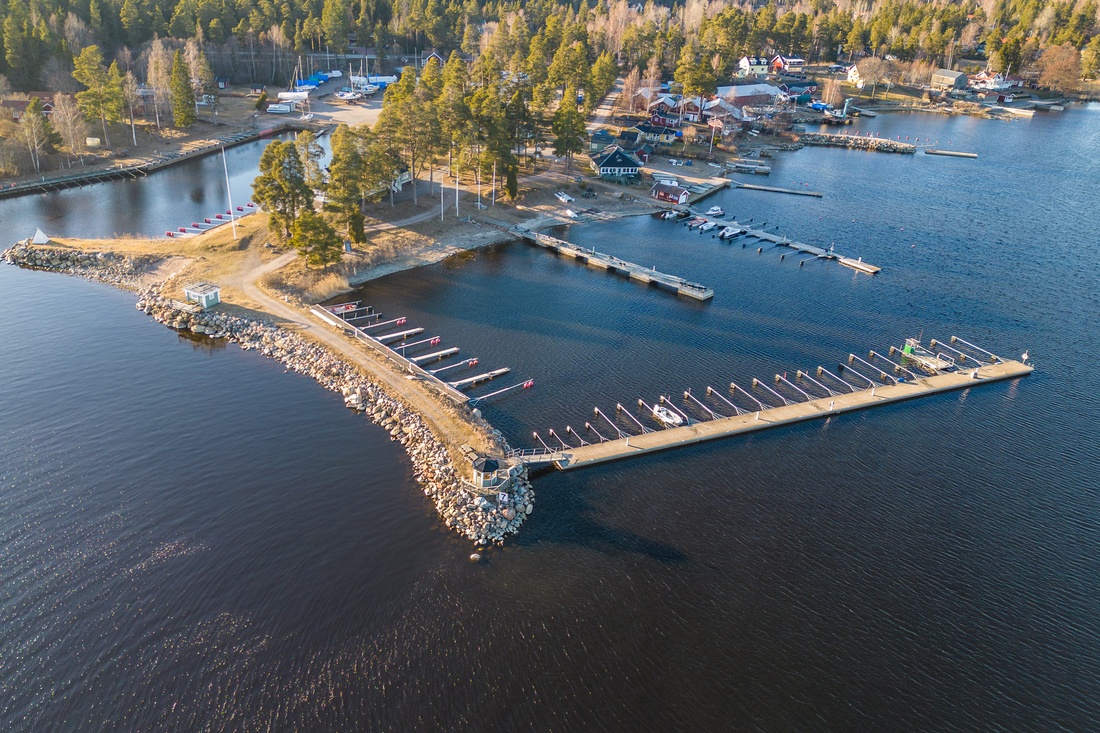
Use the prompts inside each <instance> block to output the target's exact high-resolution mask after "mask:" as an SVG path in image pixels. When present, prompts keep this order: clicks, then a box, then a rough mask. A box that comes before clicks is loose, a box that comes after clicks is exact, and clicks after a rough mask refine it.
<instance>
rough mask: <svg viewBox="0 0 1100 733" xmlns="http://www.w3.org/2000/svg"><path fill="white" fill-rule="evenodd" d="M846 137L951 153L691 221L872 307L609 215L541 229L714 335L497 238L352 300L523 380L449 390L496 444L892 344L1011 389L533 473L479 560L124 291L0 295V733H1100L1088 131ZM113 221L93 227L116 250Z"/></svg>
mask: <svg viewBox="0 0 1100 733" xmlns="http://www.w3.org/2000/svg"><path fill="white" fill-rule="evenodd" d="M861 124H865V125H867V126H871V127H868V129H874V130H876V131H878V132H879V133H880V134H882V135H883V136H890V137H896V136H897V135H899V134H900V135H902V136H903V137H904V136H905V135H909V136H911V137H920V138H922V139H924V138H928V137H931V138H932V139H934V140H935V139H939V140H940V143H939V147H945V148H949V149H956V150H972V151H976V152H978V153H979V154H980V156H981V157H979V158H978V159H977V160H963V159H952V158H941V157H934V156H926V155H923V154H918V155H916V156H893V155H883V154H868V153H860V152H853V151H846V150H833V149H806V150H802V151H799V152H797V153H793V154H781V155H779V156H777V157H775V158H773V159H772V165H773V173H772V175H771V177H770V178H768V179H764V178H760V177H758V178H756V179H755V181H754V182H757V183H766V184H769V185H779V186H786V187H794V186H800V187H801V186H803V184H809V185H808V186H807V187H808V188H810V189H812V190H817V191H821V192H823V193H824V194H825V195H824V196H823V197H822V198H821V199H813V198H804V197H791V196H782V195H779V194H770V193H759V192H748V191H726V192H722V193H721V194H718V195H717V196H715V197H714V198H713V199H712V200H711V201H713V202H714V203H719V204H721V205H722V206H724V207H725V208H726V210H727V212H729V213H731V214H736V215H737V216H738V217H739V218H741V219H746V220H747V219H748V218H749V217H752V218H753V219H754V223H755V222H761V221H767V222H768V227H769V228H771V227H772V226H775V225H776V224H778V225H779V227H780V229H779V232H780V233H785V234H787V235H789V236H791V237H793V238H796V239H801V240H803V241H807V242H811V243H816V244H824V245H826V246H828V245H829V244H830V243H833V242H835V245H836V248H837V250H838V251H841V252H843V253H844V254H848V255H851V256H862V257H863V258H864V259H865V260H867V261H869V262H872V263H874V264H876V265H879V266H881V267H883V272H882V273H881V274H880V275H878V276H876V277H874V278H871V277H868V276H865V275H860V274H857V273H855V272H853V271H850V270H848V269H845V268H843V267H840V266H839V265H837V264H835V263H826V262H817V261H809V262H806V263H805V265H804V266H802V267H799V266H798V261H799V260H800V259H802V258H800V257H798V256H797V255H794V254H793V253H789V251H787V250H775V249H765V250H764V252H763V253H762V254H757V253H756V250H755V246H753V245H751V244H750V245H749V246H747V247H745V248H742V247H741V244H740V242H739V241H737V240H734V243H733V244H727V243H720V242H719V241H718V240H717V239H713V238H711V237H710V236H709V235H707V234H704V235H699V234H695V233H689V232H688V231H687V230H685V229H684V228H683V227H682V226H677V225H674V224H671V223H667V222H663V221H658V220H655V219H652V218H648V217H638V218H632V219H626V220H621V221H618V222H611V223H605V224H598V225H595V224H593V225H584V226H577V227H572V228H567V229H565V230H563V234H564V236H567V237H568V238H570V239H571V240H573V241H576V242H580V243H583V244H586V245H591V246H596V247H598V248H599V249H601V250H603V251H606V252H610V253H612V254H615V255H618V256H621V257H623V258H624V259H628V260H633V261H636V262H640V263H642V264H646V265H653V266H656V267H657V268H658V269H661V270H665V271H669V272H674V273H676V274H679V275H682V276H684V277H687V278H689V279H693V280H698V281H701V282H704V283H706V284H707V285H710V286H712V287H713V288H714V290H715V297H714V300H713V301H711V302H709V303H705V304H699V303H695V302H692V301H687V300H684V299H681V298H676V297H674V296H671V295H668V294H666V293H663V292H660V291H657V290H654V289H649V288H645V287H642V286H640V285H638V284H636V283H632V282H630V281H626V280H622V279H619V278H617V277H615V276H612V275H609V274H607V273H603V272H600V271H596V270H591V269H588V268H585V267H583V266H579V265H577V264H576V263H574V262H572V261H569V260H561V259H557V258H555V257H553V256H552V255H550V254H548V253H546V252H544V251H541V250H537V249H535V248H533V247H530V246H527V245H524V244H520V243H513V244H506V245H502V246H499V247H495V248H491V249H488V250H483V251H480V252H477V253H469V254H466V255H462V256H460V257H456V258H452V259H451V260H448V261H446V262H443V263H440V264H438V265H433V266H429V267H424V268H420V269H418V270H414V271H410V272H405V273H400V274H398V275H395V276H391V277H387V278H384V279H382V280H379V281H376V282H372V283H370V284H369V285H368V286H367V287H365V288H364V289H363V290H362V291H360V293H358V294H357V295H356V296H355V297H356V298H363V299H365V300H367V301H368V302H370V303H371V304H373V305H375V306H376V307H378V308H379V309H380V310H382V311H383V312H384V313H390V314H392V315H393V316H395V317H396V316H398V315H405V316H407V317H408V318H409V322H410V325H412V326H424V327H425V328H427V329H428V330H429V332H430V333H431V335H436V334H438V335H440V336H441V337H443V340H444V343H443V345H444V346H448V345H458V346H460V347H462V349H463V356H464V357H471V356H477V357H478V358H479V359H480V360H481V365H482V366H487V367H495V366H510V367H512V368H513V373H512V374H511V375H509V376H508V377H506V378H504V380H503V381H502V382H501V383H500V384H494V385H490V386H485V387H482V388H479V389H478V390H476V391H475V393H477V394H484V393H486V392H489V391H491V390H492V389H494V388H497V387H499V386H505V385H507V384H509V383H514V382H516V381H519V380H521V379H526V378H534V379H535V380H536V386H535V388H534V389H531V390H527V391H525V392H523V393H521V394H517V395H513V396H509V397H505V398H500V399H497V400H493V401H489V402H487V403H485V404H484V405H483V409H484V411H485V414H486V416H487V417H488V418H489V419H490V420H491V421H492V422H493V423H494V425H496V426H498V427H500V428H501V429H502V430H504V431H505V433H506V434H507V435H508V437H509V439H510V440H511V441H512V442H513V444H515V445H523V446H530V445H535V442H534V438H533V437H532V435H531V434H532V432H533V431H538V432H539V434H540V436H542V437H543V438H544V439H546V438H547V437H548V432H547V430H548V429H549V428H554V429H555V430H556V431H558V432H559V433H561V434H562V435H563V436H564V435H565V433H564V430H565V426H566V425H570V426H572V427H574V428H578V429H579V428H581V426H583V423H584V422H585V421H586V420H592V408H593V406H600V407H601V408H602V409H603V410H604V411H605V412H607V413H608V414H611V413H612V412H613V410H614V405H615V403H616V402H621V403H622V404H624V405H625V406H627V407H632V406H633V405H634V404H636V400H637V399H638V398H639V397H641V398H644V399H645V400H646V401H647V402H652V401H653V400H654V399H656V398H657V397H659V396H660V395H662V394H665V395H679V394H680V393H682V391H683V390H685V389H687V388H691V389H692V390H693V392H694V393H695V394H697V395H702V394H703V392H704V390H705V388H706V386H708V385H712V386H714V387H721V386H728V383H729V382H730V381H731V380H734V381H737V382H738V383H739V384H746V383H747V382H748V381H749V380H751V379H752V378H753V377H760V378H762V379H766V378H769V377H771V376H772V375H774V374H776V373H777V372H778V373H782V372H784V371H788V372H793V371H794V370H795V369H798V368H802V369H807V368H810V369H812V368H813V367H815V366H817V365H819V364H821V365H824V366H825V367H826V368H831V367H832V366H833V365H835V364H836V363H837V362H838V361H841V360H843V359H844V358H845V357H846V356H847V354H848V353H849V352H856V353H860V354H862V353H863V352H864V351H866V350H867V349H871V348H874V349H876V350H885V348H886V347H887V346H889V345H890V344H895V345H896V344H899V343H900V342H901V341H902V340H903V339H904V338H905V337H906V336H911V335H916V334H918V333H920V332H921V331H922V330H923V332H924V336H925V339H926V340H927V339H928V338H929V337H936V338H940V339H946V338H947V337H948V336H950V335H952V334H957V335H959V336H961V337H963V338H966V339H968V340H970V341H972V342H974V343H976V344H978V345H981V346H984V347H986V348H990V349H992V350H994V351H997V352H998V353H1001V354H1002V355H1004V356H1006V357H1012V358H1017V357H1018V356H1019V354H1020V353H1021V352H1022V351H1023V350H1024V349H1028V350H1029V351H1030V354H1031V357H1032V359H1033V361H1034V363H1035V364H1036V366H1037V371H1036V372H1035V373H1034V374H1033V375H1031V376H1030V377H1027V378H1025V379H1021V380H1016V381H1011V382H1004V383H999V384H993V385H985V386H982V387H980V388H976V389H972V390H968V391H965V392H957V393H952V394H947V395H942V396H937V397H932V398H926V399H921V400H917V401H914V402H909V403H905V404H901V405H894V406H889V407H885V408H879V409H874V410H868V411H863V412H860V413H856V414H851V415H844V416H840V417H839V418H835V419H832V420H829V421H827V422H824V421H817V422H812V423H807V424H803V425H798V426H793V427H787V428H780V429H776V430H773V431H769V432H763V433H757V434H754V435H752V436H749V437H746V438H741V439H733V440H727V441H720V442H715V443H710V444H706V445H702V446H698V447H695V448H691V449H685V450H679V451H674V452H670V453H665V454H660V455H657V456H652V457H648V458H645V459H640V460H636V461H630V462H624V463H620V464H613V465H608V466H603V467H597V468H593V469H591V470H586V471H582V472H578V473H570V474H561V473H546V474H543V475H541V476H539V477H538V478H537V479H536V488H537V490H538V492H539V501H538V503H537V505H536V511H535V514H534V515H533V516H532V519H531V521H530V522H529V523H528V524H527V525H526V526H525V528H524V530H523V531H522V532H521V534H520V535H519V537H517V538H515V539H514V540H512V541H510V542H509V543H508V544H507V545H506V546H505V547H504V548H503V549H502V550H494V551H492V552H491V553H489V555H488V557H487V559H486V560H485V561H483V562H482V563H481V564H478V565H472V564H470V563H468V562H467V561H466V555H467V554H468V553H469V546H468V545H467V544H465V543H463V542H460V541H459V540H458V539H457V538H456V537H455V536H453V535H452V534H451V533H448V532H446V531H444V529H443V528H442V526H441V525H440V523H439V521H438V518H437V517H436V516H435V514H434V509H433V507H432V506H431V504H430V503H429V502H428V501H427V500H426V499H425V498H424V497H423V496H422V494H420V493H419V492H418V491H417V489H416V487H415V484H414V483H413V482H412V480H411V472H410V467H409V465H408V462H407V460H406V459H405V458H404V456H403V454H402V453H401V452H400V450H399V449H398V447H397V446H396V444H394V443H391V442H390V441H389V440H388V435H387V434H386V433H385V432H384V431H382V430H381V429H379V428H376V427H374V426H372V425H370V424H368V423H367V421H366V420H364V419H363V418H362V417H359V416H356V415H354V414H352V413H351V412H349V411H348V410H346V409H345V408H344V407H343V406H342V401H341V400H340V399H339V397H338V396H337V395H334V394H331V393H328V392H325V391H324V390H322V389H321V388H320V387H319V386H318V385H316V384H314V383H313V382H311V381H309V380H308V379H305V378H303V377H300V376H297V375H294V374H288V373H285V372H284V370H283V368H281V367H280V366H279V365H277V364H275V363H273V362H271V361H268V360H265V359H263V358H262V357H260V356H257V355H256V354H255V353H252V352H241V351H240V350H238V349H237V348H236V347H232V346H230V347H228V348H220V349H211V348H210V347H208V346H203V345H199V344H194V343H192V342H190V341H187V340H186V339H183V338H181V337H179V336H177V335H175V334H174V333H173V332H171V331H168V330H166V329H164V328H163V327H162V326H159V325H157V324H155V323H154V322H153V321H151V320H150V319H148V318H147V317H146V316H144V315H142V314H140V313H139V312H137V311H136V310H134V309H133V308H132V303H133V297H132V296H131V295H128V294H125V293H120V292H116V291H114V290H111V289H109V288H106V287H103V286H100V285H96V284H90V283H85V282H82V281H79V280H73V279H71V278H66V277H63V276H57V275H49V274H43V273H33V272H25V271H20V270H16V269H14V268H8V267H5V268H0V297H2V301H3V302H2V305H3V307H2V308H0V336H2V338H0V384H3V385H4V387H3V391H2V393H0V394H2V395H3V403H4V407H5V409H4V410H3V411H0V436H2V438H0V507H2V509H3V511H2V513H0V548H2V553H3V558H4V562H3V563H2V565H0V567H2V568H3V570H2V573H3V575H2V577H0V589H2V590H0V628H2V630H3V635H2V636H0V659H3V660H4V665H3V671H2V674H0V690H2V691H3V695H0V722H3V723H4V727H5V729H12V730H26V731H39V730H55V729H60V730H134V729H140V730H153V729H156V730H195V729H212V730H257V729H273V730H286V729H308V730H322V729H327V730H346V729H361V730H394V731H409V730H441V729H447V730H452V729H460V728H461V729H488V728H495V729H499V730H586V731H587V730H609V731H611V730H614V731H620V730H621V731H639V730H646V731H668V730H742V729H746V730H800V731H803V730H945V731H964V730H991V729H992V730H1012V731H1020V730H1034V731H1051V730H1067V731H1087V730H1092V729H1095V728H1096V727H1097V725H1098V724H1100V703H1098V700H1100V682H1098V680H1100V581H1098V578H1100V560H1098V558H1100V524H1098V511H1100V498H1098V488H1100V481H1098V479H1097V475H1098V469H1100V466H1098V461H1097V458H1096V451H1095V448H1094V446H1093V443H1094V442H1095V438H1096V434H1097V431H1096V429H1095V424H1096V418H1097V416H1098V414H1100V404H1098V399H1097V395H1098V394H1100V378H1098V377H1097V374H1096V370H1095V368H1094V367H1093V364H1092V362H1093V359H1092V358H1091V357H1092V355H1093V354H1094V353H1095V352H1096V350H1097V348H1098V347H1100V335H1098V329H1097V327H1096V325H1095V319H1096V316H1097V314H1098V313H1100V307H1098V306H1100V303H1098V297H1097V295H1096V289H1095V287H1096V282H1097V276H1098V274H1100V261H1098V255H1097V250H1096V246H1095V243H1094V241H1093V240H1094V239H1095V232H1096V231H1097V229H1098V226H1100V214H1098V213H1097V212H1098V209H1097V207H1096V206H1095V195H1094V193H1093V192H1092V188H1093V186H1092V183H1093V182H1095V181H1096V180H1100V162H1098V156H1097V155H1096V151H1097V150H1100V107H1095V106H1094V107H1091V108H1088V109H1074V110H1072V111H1068V112H1066V113H1064V114H1062V115H1056V114H1052V115H1050V116H1036V117H1035V118H1034V119H1032V120H1030V121H1024V122H1014V123H997V122H989V121H981V120H972V119H967V118H957V119H952V118H941V117H933V116H921V115H896V116H887V115H882V116H880V117H878V118H877V119H876V120H873V121H867V122H866V123H861ZM947 140H950V141H951V143H950V144H948V143H947V142H946V141H947ZM242 151H243V149H242ZM255 158H258V153H256V155H255ZM212 160H217V159H216V158H215V159H212ZM218 162H219V163H220V161H218ZM158 175H159V174H158ZM251 175H252V174H251V173H250V174H248V175H247V176H245V178H249V177H251ZM746 178H747V179H751V177H746ZM157 181H158V177H157V176H154V177H153V178H151V179H149V181H147V182H146V183H148V184H150V185H151V186H154V187H155V186H158V185H160V184H158V183H157ZM124 185H128V184H124ZM97 188H98V187H97ZM158 190H159V189H158ZM147 195H148V196H151V197H156V196H157V195H158V193H157V192H156V191H153V192H151V193H149V194H147ZM235 195H236V194H235ZM19 202H20V200H16V201H13V202H3V203H2V204H0V219H2V220H5V221H6V220H9V214H10V213H11V209H10V208H4V207H11V206H13V205H23V204H20V203H19ZM708 203H709V202H708ZM594 205H595V206H597V207H598V206H599V200H598V199H597V201H596V202H595V203H594ZM118 211H119V210H118V209H110V210H108V211H105V212H103V215H102V219H103V220H104V221H105V222H106V224H105V226H108V227H110V229H109V231H123V230H129V228H130V227H134V228H135V229H136V224H135V223H134V222H133V221H132V220H127V219H126V218H125V216H122V215H120V214H116V213H112V212H118ZM123 213H125V212H123ZM119 216H121V217H122V218H118V217H119ZM112 217H114V218H112ZM185 218H186V217H185ZM68 221H70V220H63V221H62V223H61V225H60V226H62V227H63V226H68V224H67V223H65V222H68ZM149 225H150V226H152V227H153V228H152V229H151V230H150V232H151V233H152V232H155V231H156V230H160V229H164V228H165V226H163V225H161V224H160V223H159V222H155V221H153V220H149ZM54 226H55V227H56V226H58V224H55V225H54ZM757 246H758V245H757ZM781 252H788V256H787V257H786V258H785V260H783V261H780V254H781ZM60 304H64V305H60ZM44 306H45V307H44ZM59 310H60V312H57V311H59ZM724 394H728V393H724ZM676 404H680V402H679V401H677V403H676ZM715 409H719V408H718V406H717V405H715ZM605 425H606V423H605ZM597 427H599V425H598V424H597ZM623 427H624V428H625V427H626V425H625V423H624V424H623ZM607 429H608V430H610V429H611V428H610V427H608V428H607ZM574 442H575V441H574Z"/></svg>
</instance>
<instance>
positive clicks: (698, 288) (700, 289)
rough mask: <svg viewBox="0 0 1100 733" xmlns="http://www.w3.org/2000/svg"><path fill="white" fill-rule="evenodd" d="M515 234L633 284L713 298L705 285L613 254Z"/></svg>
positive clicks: (525, 232)
mask: <svg viewBox="0 0 1100 733" xmlns="http://www.w3.org/2000/svg"><path fill="white" fill-rule="evenodd" d="M515 231H516V233H517V234H519V235H520V236H521V237H523V238H524V239H526V240H527V241H528V242H531V243H533V244H537V245H538V246H540V247H543V248H544V249H549V250H552V251H554V252H557V253H558V254H559V255H561V256H562V257H572V258H573V259H575V260H577V261H579V262H583V263H584V264H586V265H588V266H589V267H594V268H596V269H598V270H607V271H608V272H613V273H615V274H616V275H621V276H622V277H626V278H629V279H631V280H635V281H637V282H641V283H646V284H652V285H656V286H657V287H659V288H661V289H663V290H668V291H669V292H673V293H676V294H677V295H683V296H685V297H688V298H693V299H694V300H710V299H711V298H713V297H714V290H713V289H711V288H708V287H707V286H706V285H700V284H699V283H693V282H691V281H689V280H685V279H684V278H682V277H677V276H676V275H669V274H667V273H664V272H658V271H657V270H654V269H651V268H646V267H642V266H641V265H636V264H634V263H633V262H627V261H626V260H621V259H619V258H618V257H615V256H614V255H609V254H604V253H603V252H597V251H596V250H594V249H589V248H587V247H578V246H577V245H575V244H570V243H569V242H566V241H565V240H563V239H558V238H556V237H551V236H549V235H547V234H541V233H539V232H532V231H529V230H520V229H517V230H515Z"/></svg>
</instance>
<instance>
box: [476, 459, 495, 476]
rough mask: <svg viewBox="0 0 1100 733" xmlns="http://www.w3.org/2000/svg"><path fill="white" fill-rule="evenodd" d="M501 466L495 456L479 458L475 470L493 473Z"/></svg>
mask: <svg viewBox="0 0 1100 733" xmlns="http://www.w3.org/2000/svg"><path fill="white" fill-rule="evenodd" d="M498 468H500V463H498V462H497V460H496V459H495V458H484V457H482V458H478V459H476V460H475V461H474V470H475V471H477V472H478V473H492V472H493V471H496V470H497V469H498Z"/></svg>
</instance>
